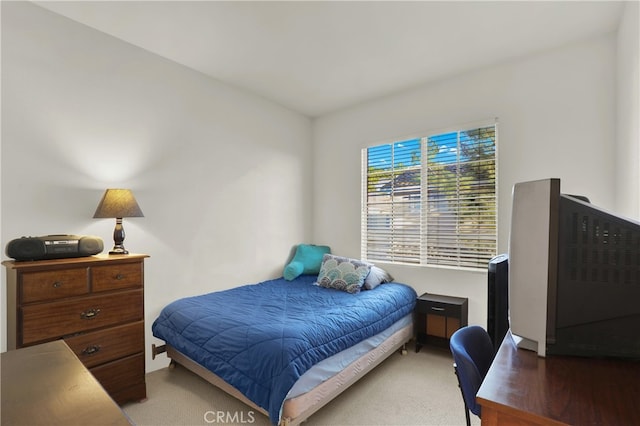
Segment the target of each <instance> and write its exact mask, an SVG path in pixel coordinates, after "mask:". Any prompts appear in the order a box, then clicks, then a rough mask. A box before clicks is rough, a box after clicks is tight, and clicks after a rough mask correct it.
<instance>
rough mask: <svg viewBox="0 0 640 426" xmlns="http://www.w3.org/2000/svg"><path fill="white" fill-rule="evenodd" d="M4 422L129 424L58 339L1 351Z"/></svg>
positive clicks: (89, 374) (31, 424)
mask: <svg viewBox="0 0 640 426" xmlns="http://www.w3.org/2000/svg"><path fill="white" fill-rule="evenodd" d="M0 371H1V374H0V375H1V376H2V379H1V382H2V389H0V392H1V393H2V397H1V398H2V424H3V425H12V426H13V425H29V426H33V425H65V426H70V425H83V426H84V425H131V424H132V423H131V422H130V421H129V420H128V418H127V417H126V416H125V414H124V413H123V412H122V410H120V407H118V405H116V403H115V402H114V401H113V400H112V399H111V397H110V396H109V395H108V394H107V393H106V392H105V390H104V389H103V388H102V386H100V383H98V381H97V380H96V379H95V378H94V377H93V376H92V375H91V373H90V372H89V370H87V369H86V368H85V366H84V365H82V363H81V362H80V360H79V359H78V358H77V357H76V356H75V354H74V353H73V352H72V351H71V349H69V347H68V346H67V345H66V344H65V343H64V341H63V340H56V341H53V342H49V343H43V344H41V345H36V346H29V347H27V348H22V349H17V350H11V351H8V352H4V353H2V355H1V358H0Z"/></svg>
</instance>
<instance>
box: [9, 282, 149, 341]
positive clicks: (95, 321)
mask: <svg viewBox="0 0 640 426" xmlns="http://www.w3.org/2000/svg"><path fill="white" fill-rule="evenodd" d="M143 303H144V301H143V296H142V290H131V291H124V292H121V293H117V294H110V295H103V296H88V297H83V298H79V299H75V300H67V301H64V302H62V301H60V302H52V303H41V304H37V305H30V306H25V307H23V308H21V312H22V342H21V344H22V345H28V344H33V343H36V342H38V341H43V340H52V339H55V338H59V337H62V336H65V335H70V334H75V333H79V332H82V331H87V330H93V329H98V328H102V327H106V326H110V325H116V324H121V323H125V322H131V321H136V320H142V319H143Z"/></svg>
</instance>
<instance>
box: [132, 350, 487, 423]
mask: <svg viewBox="0 0 640 426" xmlns="http://www.w3.org/2000/svg"><path fill="white" fill-rule="evenodd" d="M408 349H409V352H408V354H407V355H404V356H402V355H400V354H399V353H397V354H393V355H391V357H389V358H388V359H387V360H385V361H384V362H383V363H382V364H380V365H379V366H378V367H376V368H375V369H374V370H373V371H372V372H370V373H369V374H368V375H367V376H366V377H364V378H363V379H362V380H360V381H359V382H358V383H356V384H355V385H353V386H352V387H351V388H349V389H347V390H346V391H345V392H344V393H343V394H342V395H340V396H339V397H338V398H337V399H335V400H333V401H332V402H330V403H329V404H328V405H326V406H325V407H324V408H322V409H321V410H320V411H318V412H317V413H316V414H314V415H312V416H311V417H310V418H309V419H308V420H307V421H306V422H305V423H303V425H305V426H316V425H336V426H338V425H340V426H341V425H363V426H364V425H450V426H455V425H464V424H465V417H464V408H463V403H462V396H461V394H460V389H459V388H458V382H457V381H456V377H455V374H454V372H453V366H452V358H451V354H450V353H449V352H448V351H447V350H444V349H437V348H429V347H423V348H422V350H421V351H420V352H419V353H415V351H414V349H413V347H409V348H408ZM147 397H148V399H147V401H145V402H143V403H133V404H127V405H125V406H124V407H123V408H124V411H125V412H126V413H127V414H128V415H129V417H130V418H131V419H132V421H133V422H134V423H135V424H136V425H140V426H143V425H154V426H155V425H207V424H214V425H221V424H224V425H258V426H267V425H269V424H270V423H269V419H268V418H267V417H266V416H264V415H262V414H260V413H258V412H256V411H255V410H252V409H251V408H250V407H248V406H246V405H245V404H243V403H241V402H239V401H238V400H236V399H234V398H233V397H230V396H228V395H227V394H226V393H224V392H222V391H220V390H218V389H217V388H215V387H214V386H212V385H210V384H209V383H207V382H206V381H204V380H203V379H201V378H199V377H198V376H196V375H194V374H193V373H191V372H189V371H188V370H186V369H185V368H181V367H178V368H176V369H174V370H169V369H168V368H163V369H161V370H157V371H154V372H152V373H149V374H147ZM471 424H472V425H479V424H480V420H479V419H478V418H477V417H475V416H473V415H472V416H471Z"/></svg>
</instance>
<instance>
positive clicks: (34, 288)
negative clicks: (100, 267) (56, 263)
mask: <svg viewBox="0 0 640 426" xmlns="http://www.w3.org/2000/svg"><path fill="white" fill-rule="evenodd" d="M21 289H22V294H21V298H22V303H31V302H39V301H44V300H55V299H61V298H64V297H70V296H82V295H83V294H88V293H89V274H88V269H87V268H73V269H60V270H52V271H40V272H28V273H24V274H22V286H21Z"/></svg>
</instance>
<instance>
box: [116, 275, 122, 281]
mask: <svg viewBox="0 0 640 426" xmlns="http://www.w3.org/2000/svg"><path fill="white" fill-rule="evenodd" d="M115 278H116V280H123V279H124V275H122V274H118V275H116V277H115Z"/></svg>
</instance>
